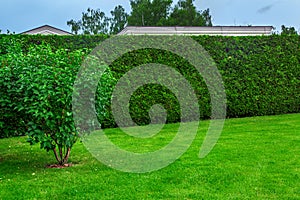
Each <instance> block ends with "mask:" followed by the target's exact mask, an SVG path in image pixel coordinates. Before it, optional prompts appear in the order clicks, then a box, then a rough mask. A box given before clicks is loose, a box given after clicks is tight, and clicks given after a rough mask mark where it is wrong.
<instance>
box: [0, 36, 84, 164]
mask: <svg viewBox="0 0 300 200" xmlns="http://www.w3.org/2000/svg"><path fill="white" fill-rule="evenodd" d="M9 39H10V40H8V41H10V42H11V43H10V48H12V49H14V51H11V49H8V51H7V53H6V54H4V55H3V56H2V57H1V61H2V62H1V64H2V67H1V71H0V74H1V76H2V77H3V79H1V93H2V95H1V99H0V103H1V107H0V109H1V112H3V113H4V115H2V116H1V127H0V128H1V132H2V131H3V132H4V134H5V135H4V136H7V135H9V133H8V132H9V131H12V130H13V131H14V132H16V133H14V134H13V135H18V134H24V133H26V134H27V135H28V142H29V143H30V144H35V143H40V145H41V148H42V149H45V150H47V151H50V150H51V151H53V152H54V154H55V156H56V159H57V161H58V162H59V164H64V163H66V162H67V161H68V158H69V154H70V151H71V148H72V146H73V144H74V143H75V142H76V140H77V138H78V134H77V131H76V129H75V126H74V122H73V116H72V111H71V109H72V107H71V102H72V91H73V83H74V81H75V78H76V74H77V71H78V69H79V67H80V65H81V62H82V60H83V58H84V53H83V52H82V51H80V50H78V51H74V52H71V53H70V52H68V51H66V50H64V49H60V50H56V51H53V50H52V49H51V47H50V46H49V45H39V46H37V45H33V46H31V47H29V49H28V52H27V53H26V54H25V53H23V52H22V51H21V47H20V46H21V45H20V43H18V40H13V39H11V38H9ZM15 124H16V125H18V126H17V127H16V126H15Z"/></svg>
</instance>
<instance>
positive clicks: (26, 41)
mask: <svg viewBox="0 0 300 200" xmlns="http://www.w3.org/2000/svg"><path fill="white" fill-rule="evenodd" d="M107 38H108V35H104V34H102V35H93V36H92V35H72V36H59V35H0V41H1V42H0V55H3V54H5V53H7V50H8V48H10V47H9V43H7V41H11V40H18V44H19V45H20V48H21V49H22V51H23V52H24V53H26V52H28V51H29V48H30V46H32V45H41V44H45V45H49V46H51V49H52V50H54V51H56V50H58V49H66V50H68V51H75V50H82V49H85V50H87V49H93V48H95V47H96V46H97V45H99V44H100V43H101V42H102V41H104V40H105V39H107Z"/></svg>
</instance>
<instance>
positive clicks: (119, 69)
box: [0, 35, 300, 137]
mask: <svg viewBox="0 0 300 200" xmlns="http://www.w3.org/2000/svg"><path fill="white" fill-rule="evenodd" d="M106 38H107V36H63V37H59V36H47V37H45V36H21V35H11V36H7V35H5V36H4V35H1V36H0V45H1V46H0V76H1V81H0V85H1V87H0V88H1V89H0V90H1V91H0V94H1V97H0V111H1V116H0V137H7V136H12V135H19V134H20V133H24V132H26V130H25V131H18V130H21V129H20V127H22V128H23V129H26V123H25V121H24V120H20V119H21V118H22V116H17V115H14V113H15V114H16V113H18V112H15V110H16V109H17V107H16V105H17V104H18V103H17V102H18V101H20V98H24V94H23V93H22V94H19V93H17V92H15V90H16V88H15V87H16V85H13V83H14V81H16V80H17V79H19V78H20V77H19V74H18V72H17V71H15V72H14V71H12V70H14V68H12V66H14V67H15V65H16V63H18V62H12V61H13V60H14V59H18V58H17V57H16V56H15V57H13V55H14V53H13V51H12V50H10V49H11V48H12V46H11V45H12V42H11V41H17V42H16V43H17V46H19V47H20V48H21V49H22V51H23V55H24V56H26V55H27V52H28V51H29V48H35V47H36V46H39V45H48V46H50V47H51V48H52V49H53V51H56V50H59V49H68V51H75V50H77V49H82V48H86V50H85V51H84V52H85V55H87V54H88V53H89V52H90V50H91V49H92V48H94V47H95V46H97V45H98V44H99V43H100V42H101V41H103V40H104V39H106ZM192 38H193V39H194V40H196V41H197V42H198V43H199V44H200V45H202V46H203V47H204V48H205V49H206V50H207V52H208V53H209V54H210V56H211V57H212V58H213V59H214V61H215V62H216V64H217V67H218V69H219V71H220V73H221V74H222V77H223V81H224V86H225V89H226V95H227V117H229V118H231V117H250V116H261V115H275V114H286V113H298V112H300V37H299V36H279V35H272V36H255V37H252V36H251V37H222V36H213V37H211V36H193V37H192ZM9 41H10V42H9ZM36 48H37V47H36ZM77 55H78V56H79V55H80V56H82V55H81V54H78V53H77V54H76V53H75V54H72V56H77ZM70 59H71V60H73V59H75V60H78V58H74V57H73V58H70ZM50 60H51V59H50ZM65 62H66V61H65ZM30 63H31V65H33V66H34V65H35V64H34V61H32V60H31V61H30ZM57 63H59V62H57ZM57 63H56V64H57ZM146 63H161V64H165V65H168V66H171V67H173V68H175V69H176V70H177V71H179V72H180V73H181V74H183V75H184V76H185V78H186V79H187V80H188V81H189V82H190V83H191V85H192V86H193V88H194V90H195V92H196V94H197V97H198V99H199V102H198V103H199V109H200V113H201V118H203V119H209V117H210V109H211V107H210V96H209V93H208V90H207V87H206V85H205V83H204V81H203V79H202V77H201V76H200V75H199V74H198V73H197V72H196V71H195V69H194V68H193V66H191V65H190V64H189V63H188V62H187V61H186V60H184V59H182V58H180V57H179V56H177V55H174V54H172V53H170V52H165V51H163V50H155V49H141V50H138V51H135V52H130V53H127V54H125V55H123V56H122V57H121V58H119V59H118V60H116V61H114V62H113V64H112V65H111V66H110V69H111V73H112V75H113V77H114V78H112V81H111V82H110V83H109V85H107V86H104V87H105V88H103V91H105V92H104V93H103V92H102V93H101V90H102V89H101V88H98V90H99V91H98V94H102V95H111V92H112V90H113V85H114V84H116V83H117V81H116V80H118V79H119V78H121V77H122V76H123V75H124V74H125V73H126V72H128V71H129V70H130V69H131V68H132V67H134V66H138V65H141V64H146ZM40 65H41V63H40V62H36V67H37V68H40ZM44 65H48V64H47V62H46V63H44ZM23 66H24V67H26V66H25V65H22V66H21V67H23ZM24 69H25V68H24ZM18 70H20V71H22V68H18ZM65 70H68V69H67V68H65ZM73 70H74V68H73ZM72 74H76V73H72ZM8 77H9V80H10V82H9V81H8ZM11 80H14V81H11ZM72 80H73V79H72ZM10 83H12V84H10ZM41 84H42V83H41ZM70 84H72V83H70ZM99 92H100V93H99ZM67 96H68V95H67ZM98 99H106V101H107V99H109V96H107V97H105V98H98V97H96V100H97V101H98ZM68 102H69V101H68ZM156 103H160V104H162V105H164V107H165V108H166V109H167V110H168V117H167V122H168V123H173V122H178V121H179V120H180V106H179V105H178V101H177V100H176V98H175V96H174V95H173V94H172V93H170V91H169V90H168V89H167V88H165V87H162V86H158V85H155V84H152V85H151V84H148V85H146V86H145V87H142V88H139V89H138V90H137V91H136V92H135V93H134V95H133V96H132V98H131V100H130V113H131V116H132V119H133V120H134V121H135V122H136V123H137V124H140V125H143V124H147V123H149V121H150V118H149V113H148V112H149V109H150V108H151V106H152V105H153V104H156ZM103 104H105V110H103V108H104V107H103V106H101V105H103ZM109 104H110V102H96V109H97V112H98V114H99V116H98V119H99V120H100V121H101V124H102V127H104V128H107V127H115V126H116V124H115V122H114V118H113V116H112V114H111V109H110V107H109ZM69 106H70V105H68V106H67V107H68V108H69ZM69 112H71V110H69ZM4 113H5V114H4ZM7 113H10V114H7ZM18 114H20V115H24V116H26V115H27V114H26V113H18ZM24 116H23V117H24ZM26 119H29V121H30V117H27V118H26ZM27 123H28V122H27ZM18 127H19V128H18ZM8 130H9V131H8ZM13 130H14V131H13Z"/></svg>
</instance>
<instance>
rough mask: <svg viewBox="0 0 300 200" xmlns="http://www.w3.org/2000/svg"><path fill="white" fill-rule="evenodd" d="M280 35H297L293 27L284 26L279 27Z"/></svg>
mask: <svg viewBox="0 0 300 200" xmlns="http://www.w3.org/2000/svg"><path fill="white" fill-rule="evenodd" d="M281 35H298V32H297V31H296V29H295V27H286V26H284V25H282V26H281Z"/></svg>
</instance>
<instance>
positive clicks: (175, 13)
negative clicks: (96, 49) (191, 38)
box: [67, 0, 212, 34]
mask: <svg viewBox="0 0 300 200" xmlns="http://www.w3.org/2000/svg"><path fill="white" fill-rule="evenodd" d="M173 5H174V4H173V0H130V6H131V12H130V14H127V13H126V11H125V9H124V8H123V7H122V6H121V5H118V6H116V7H115V8H114V10H112V11H111V12H110V14H111V17H106V16H105V13H104V12H102V11H101V10H100V9H97V10H94V9H91V8H88V9H87V12H83V13H82V18H81V20H78V21H76V20H73V19H72V20H69V21H68V22H67V25H68V26H70V27H71V31H72V32H73V33H75V34H101V33H104V34H117V33H119V32H120V31H121V30H122V29H123V28H124V27H125V26H126V25H129V26H212V20H211V15H210V11H209V9H206V10H203V11H200V10H197V8H196V6H195V5H194V0H179V1H178V2H177V4H175V5H174V6H173Z"/></svg>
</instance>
